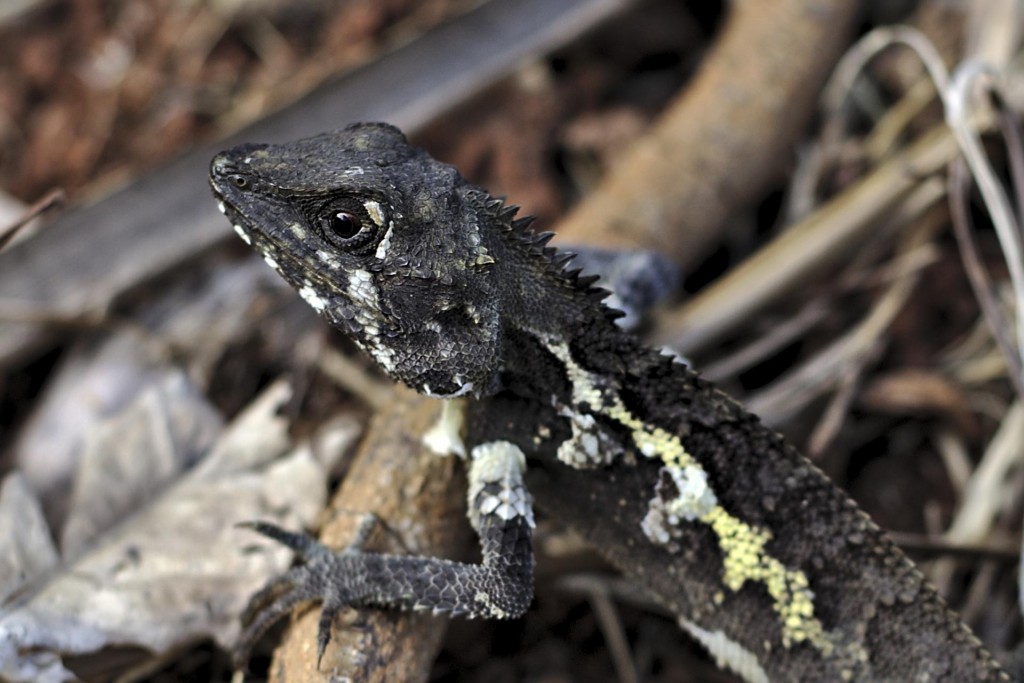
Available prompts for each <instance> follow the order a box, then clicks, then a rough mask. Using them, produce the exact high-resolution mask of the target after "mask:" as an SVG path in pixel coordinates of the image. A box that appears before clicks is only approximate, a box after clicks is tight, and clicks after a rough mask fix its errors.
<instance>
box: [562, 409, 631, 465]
mask: <svg viewBox="0 0 1024 683" xmlns="http://www.w3.org/2000/svg"><path fill="white" fill-rule="evenodd" d="M559 415H561V416H562V417H567V418H569V425H570V426H571V427H572V437H570V438H568V439H566V440H565V441H563V442H562V443H561V444H559V445H558V459H559V460H561V461H562V462H564V463H565V464H566V465H569V466H570V467H573V468H576V469H581V468H584V467H593V466H595V465H609V464H611V462H612V461H613V460H614V459H615V455H616V452H617V449H616V448H615V447H614V445H613V444H612V443H610V442H609V441H608V437H607V435H605V433H604V432H603V431H601V427H600V426H599V425H598V424H597V420H595V419H594V416H593V415H587V414H586V413H577V412H575V411H573V410H570V409H568V408H562V409H561V410H560V411H559Z"/></svg>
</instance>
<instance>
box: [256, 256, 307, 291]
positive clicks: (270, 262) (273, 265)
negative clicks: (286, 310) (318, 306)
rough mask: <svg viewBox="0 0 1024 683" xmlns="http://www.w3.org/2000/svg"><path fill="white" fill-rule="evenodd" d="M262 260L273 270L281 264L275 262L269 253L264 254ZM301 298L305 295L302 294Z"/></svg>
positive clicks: (277, 268) (279, 267) (278, 268)
mask: <svg viewBox="0 0 1024 683" xmlns="http://www.w3.org/2000/svg"><path fill="white" fill-rule="evenodd" d="M263 260H264V261H266V262H267V265H268V266H270V267H271V268H273V269H274V270H281V266H279V265H278V264H277V261H275V260H274V257H273V256H271V255H270V254H264V255H263ZM303 298H305V296H303Z"/></svg>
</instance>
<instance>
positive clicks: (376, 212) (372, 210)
mask: <svg viewBox="0 0 1024 683" xmlns="http://www.w3.org/2000/svg"><path fill="white" fill-rule="evenodd" d="M363 208H364V209H366V213H367V214H368V215H369V216H370V220H371V221H373V222H374V223H376V224H377V227H378V228H379V227H380V226H382V225H384V211H383V210H381V208H380V203H379V202H375V201H373V200H372V199H367V200H366V201H365V202H363Z"/></svg>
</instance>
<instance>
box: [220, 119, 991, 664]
mask: <svg viewBox="0 0 1024 683" xmlns="http://www.w3.org/2000/svg"><path fill="white" fill-rule="evenodd" d="M210 184H211V187H212V189H213V193H214V195H215V197H216V199H217V201H218V206H219V208H220V209H221V211H222V212H223V213H224V214H225V216H226V217H227V218H228V220H229V221H230V222H231V223H232V225H233V226H234V229H235V231H236V232H237V233H238V235H239V236H240V237H241V238H242V239H243V240H244V241H245V242H247V243H248V244H250V245H251V246H252V247H253V248H254V249H255V250H256V251H257V252H258V253H260V254H261V255H262V256H263V258H264V259H265V260H266V262H267V264H268V265H270V266H271V267H272V268H274V269H275V270H277V271H278V273H279V274H280V275H281V276H282V277H284V279H285V280H287V281H288V282H289V283H290V284H291V285H292V286H293V287H294V288H295V289H296V290H298V293H299V294H300V295H301V296H302V297H303V298H304V299H305V300H306V302H307V303H309V305H311V306H312V307H313V308H314V309H315V310H316V311H317V312H318V313H319V314H320V315H321V316H322V317H323V318H325V319H326V321H327V322H328V323H330V324H331V325H332V326H334V327H336V328H338V329H339V330H341V331H343V332H344V333H346V334H347V335H348V336H350V337H351V338H352V339H353V340H354V341H355V342H356V344H357V345H358V346H360V347H361V348H362V349H364V350H365V351H366V352H367V353H368V354H369V356H370V357H371V358H372V359H373V360H374V362H375V363H376V364H377V365H378V366H379V367H380V368H381V369H382V370H383V371H384V372H385V373H386V374H387V375H389V376H390V377H391V378H392V379H394V380H396V381H400V382H404V383H405V384H407V385H408V386H410V387H412V388H413V389H415V390H416V391H418V392H420V393H422V394H425V395H428V396H433V397H437V398H439V399H441V400H443V401H444V410H443V415H444V418H443V420H442V423H440V424H439V425H438V428H437V429H436V430H434V431H433V432H432V433H431V434H429V435H428V436H429V437H430V438H432V439H433V441H432V443H433V444H434V446H435V447H436V448H437V449H438V450H439V451H444V450H451V451H455V452H457V453H459V454H460V455H462V456H463V457H464V458H465V459H466V460H467V463H468V481H469V487H468V488H469V490H468V494H467V499H468V517H469V521H470V523H471V525H472V526H473V528H474V529H475V530H476V532H477V534H478V537H479V540H480V547H481V559H480V561H479V562H478V563H462V562H455V561H452V560H448V559H444V558H434V557H420V556H412V555H386V554H380V553H373V552H369V551H365V550H364V549H363V547H362V545H363V540H364V539H365V534H360V535H359V537H358V538H357V540H356V541H355V542H353V543H352V544H351V545H350V546H349V547H347V548H344V549H341V550H339V551H334V550H331V549H329V548H326V547H324V546H323V545H321V544H319V543H318V542H317V541H315V540H314V539H312V538H311V537H308V536H306V535H304V534H301V533H296V532H291V531H287V530H284V529H281V528H278V527H276V526H274V525H272V524H269V523H262V522H261V523H255V524H253V528H255V529H256V531H259V532H261V533H263V534H264V535H266V536H269V537H271V538H273V539H275V540H276V541H279V542H281V543H284V544H285V545H288V546H290V547H291V548H293V549H294V550H295V551H296V552H297V554H298V556H299V557H300V559H301V560H302V562H301V563H300V564H298V565H296V566H295V567H293V568H292V569H290V570H288V572H287V573H285V574H283V575H282V576H280V577H277V578H275V579H273V580H271V581H270V582H269V583H268V584H267V585H266V586H265V587H264V588H263V589H262V590H260V591H258V592H257V593H256V594H255V595H254V596H252V598H251V600H250V603H249V606H248V607H247V608H246V610H245V613H244V614H243V626H244V630H243V632H242V635H241V636H240V639H239V645H238V649H237V650H236V661H238V662H244V660H245V658H246V657H247V655H248V650H249V648H250V647H251V645H252V643H253V642H254V641H255V639H257V638H258V637H259V636H260V635H261V634H262V633H263V632H264V631H265V630H266V629H267V628H268V627H269V625H271V624H272V623H273V622H274V621H275V620H277V619H278V618H280V617H281V616H283V615H285V614H287V613H288V612H289V611H290V610H291V609H292V608H293V607H295V606H297V605H298V604H300V603H305V602H309V601H320V602H321V603H322V606H321V615H320V620H319V634H318V639H317V640H318V643H317V645H318V652H319V653H320V655H322V654H323V651H324V649H325V647H326V646H327V644H328V642H329V639H330V632H331V626H332V622H333V619H334V617H335V615H336V614H337V613H338V612H339V611H340V610H342V609H348V608H383V609H400V610H430V611H433V612H434V613H445V614H450V615H464V616H468V617H481V618H493V619H511V618H516V617H518V616H520V615H522V614H523V612H524V611H525V610H526V609H527V608H528V607H529V605H530V602H531V600H532V595H533V566H534V558H533V552H532V545H531V539H532V529H533V527H534V518H533V499H532V494H531V491H534V492H538V495H539V496H540V500H541V501H542V502H543V501H544V500H548V501H549V502H551V503H552V504H551V505H549V507H550V508H551V509H552V511H553V512H555V513H556V514H559V515H562V516H563V517H564V518H565V519H566V521H567V522H568V524H569V526H571V527H574V528H576V529H578V530H580V531H581V533H582V534H583V535H584V537H585V538H586V539H587V540H588V541H590V542H592V543H594V545H595V547H596V549H597V550H598V551H599V552H601V553H602V554H604V555H605V556H606V557H607V558H608V559H609V560H610V561H612V563H614V564H615V565H617V566H618V567H619V568H620V569H622V570H623V571H624V572H625V574H626V575H628V576H630V577H632V578H634V579H635V580H636V581H637V582H638V583H639V584H640V585H642V586H643V587H644V588H646V589H647V590H648V591H650V592H651V593H652V594H653V595H654V596H655V597H656V598H658V599H659V600H660V601H661V602H662V603H663V604H665V605H666V606H667V607H668V608H669V609H670V610H671V611H672V612H673V614H675V615H677V616H678V619H679V623H680V625H681V626H682V628H683V629H684V630H685V631H686V632H688V633H689V634H690V635H691V636H693V637H694V638H695V639H696V640H697V641H699V642H700V643H702V644H703V645H704V646H705V647H706V648H707V650H708V651H709V652H710V654H711V655H712V656H713V657H714V658H715V659H716V661H717V662H718V663H719V665H720V666H724V667H727V668H730V669H732V670H733V671H735V672H736V673H738V674H739V675H740V676H741V677H742V678H744V679H745V680H748V681H768V680H820V681H828V680H836V681H839V680H856V681H874V680H894V681H896V680H899V681H903V680H906V681H909V680H914V681H939V680H955V681H966V680H987V681H1001V680H1010V678H1009V676H1008V674H1007V673H1006V672H1005V671H1004V670H1003V669H1001V668H1000V666H999V664H998V663H997V662H996V661H995V659H994V658H993V657H992V655H991V654H990V653H989V652H988V651H987V650H986V649H985V648H984V647H983V646H982V644H981V643H980V642H979V641H978V639H977V638H976V637H975V636H974V635H973V634H972V633H971V632H970V630H969V629H968V627H967V626H966V625H964V624H963V623H962V622H961V621H960V619H959V617H958V616H957V615H956V614H955V613H954V612H953V611H952V610H950V609H949V608H948V607H947V606H946V605H945V603H944V602H943V600H942V599H941V597H940V596H939V595H938V594H937V593H936V592H935V590H934V589H933V588H931V587H930V586H929V585H928V584H927V582H926V581H925V580H924V578H923V576H922V575H921V574H920V572H919V571H918V570H917V569H916V568H915V567H914V566H913V564H912V563H911V562H910V561H909V560H908V559H907V558H906V557H905V556H904V555H903V553H902V552H901V551H900V550H899V549H898V548H897V547H896V546H895V545H894V543H893V542H892V541H891V540H890V539H889V538H888V537H887V536H886V535H885V534H884V533H883V532H882V531H881V530H880V529H879V527H878V526H877V525H875V524H874V523H873V522H872V521H871V520H870V519H869V518H868V516H867V515H866V514H865V513H863V512H862V511H861V510H860V509H859V508H858V507H857V506H856V504H855V503H853V502H852V501H851V500H850V499H849V498H848V497H847V496H846V495H845V494H844V493H843V492H842V491H841V490H840V489H839V488H838V487H837V486H835V485H834V484H833V483H832V482H830V481H829V480H828V478H827V477H826V476H825V475H824V474H823V473H822V472H820V471H819V470H818V469H817V468H816V467H814V466H813V465H812V464H811V463H810V462H809V461H808V460H807V459H805V458H804V457H803V456H802V455H800V454H799V453H798V452H797V451H796V449H795V448H794V447H793V446H791V445H789V444H788V443H787V442H786V441H785V440H784V439H783V438H782V437H781V436H780V435H778V434H777V433H776V432H774V431H773V430H771V429H770V428H768V427H767V426H765V425H763V424H762V423H761V422H760V421H759V420H758V418H757V417H756V416H755V415H752V414H751V413H749V412H747V411H746V410H745V409H744V408H743V407H742V406H741V405H740V404H739V403H738V402H736V401H735V400H733V399H731V398H730V397H729V396H727V395H726V394H725V393H723V392H722V391H720V390H719V389H717V388H716V387H715V386H713V385H712V384H711V383H710V382H708V381H705V380H703V379H702V378H701V377H700V376H699V374H698V373H696V372H695V371H694V370H692V369H691V368H690V367H688V366H687V365H686V364H684V363H683V362H681V361H679V360H677V359H675V358H673V357H671V356H669V355H667V354H665V353H663V352H661V351H659V350H655V349H652V348H649V347H647V346H645V345H644V344H643V343H642V342H641V341H640V340H639V339H638V338H637V337H636V336H634V335H633V334H631V333H629V332H626V331H624V330H622V329H620V327H619V326H618V325H617V324H616V320H617V318H618V317H619V314H618V313H617V312H616V311H615V310H614V309H612V308H610V307H608V306H606V305H605V302H604V299H605V297H606V295H607V292H606V291H605V290H603V289H601V288H599V287H597V286H596V285H595V278H593V277H590V276H582V275H581V274H580V272H579V270H577V269H574V268H572V266H571V264H570V260H571V256H570V255H567V254H565V253H562V252H560V251H559V250H557V249H556V248H554V247H552V246H551V245H549V244H548V242H549V240H550V238H551V237H552V235H551V233H539V232H535V231H534V229H533V226H532V225H531V220H532V219H530V218H528V217H527V218H518V217H517V212H518V208H517V207H516V206H514V205H511V204H508V203H506V202H505V201H504V200H503V199H499V198H496V197H493V196H491V195H490V194H489V193H488V192H487V191H486V190H484V189H482V188H480V187H477V186H475V185H473V184H471V183H470V182H468V181H467V180H465V179H464V178H463V177H462V176H461V175H460V174H459V172H458V171H457V170H456V169H455V168H454V167H452V166H450V165H447V164H444V163H442V162H439V161H437V160H435V159H433V158H432V157H431V156H430V155H429V154H428V153H427V152H425V151H423V150H421V149H419V148H417V147H414V146H413V145H411V144H410V143H409V142H408V140H407V139H406V138H405V136H404V135H403V133H402V132H401V131H400V130H399V129H397V128H395V127H393V126H390V125H388V124H384V123H363V124H353V125H350V126H348V127H345V128H343V129H339V130H336V131H333V132H327V133H322V134H319V135H315V136H312V137H308V138H305V139H302V140H298V141H295V142H290V143H287V144H244V145H240V146H237V147H235V148H233V149H231V150H228V151H225V152H222V153H220V154H218V155H217V156H216V157H214V159H213V160H212V162H211V167H210ZM528 463H529V467H527V464H528Z"/></svg>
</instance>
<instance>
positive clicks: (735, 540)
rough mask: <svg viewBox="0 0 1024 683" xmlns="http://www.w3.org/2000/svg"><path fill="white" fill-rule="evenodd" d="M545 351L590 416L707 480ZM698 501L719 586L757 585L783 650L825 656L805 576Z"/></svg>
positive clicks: (608, 395) (653, 430)
mask: <svg viewBox="0 0 1024 683" xmlns="http://www.w3.org/2000/svg"><path fill="white" fill-rule="evenodd" d="M549 349H550V350H551V352H552V353H554V354H555V356H557V357H558V358H559V359H560V360H561V361H562V362H563V363H565V366H566V369H567V371H568V375H569V380H570V381H571V382H572V385H573V401H574V402H575V403H577V404H582V405H586V406H588V407H589V408H590V410H591V411H592V412H594V413H597V414H602V415H606V416H607V417H610V418H611V419H613V420H615V421H616V422H618V423H619V424H621V425H622V426H624V427H626V428H627V429H629V430H630V431H631V434H632V438H633V443H635V444H636V447H637V449H638V450H639V451H640V452H641V453H642V454H643V455H645V456H647V457H649V458H655V457H656V458H659V459H660V460H661V461H662V462H663V463H664V465H665V467H666V468H668V469H670V470H673V469H674V470H689V471H690V472H691V473H695V472H696V473H700V474H701V475H702V476H703V477H704V478H705V479H706V477H707V474H706V472H705V470H704V468H703V466H702V465H701V464H700V462H698V461H697V460H696V459H695V458H694V457H693V456H692V455H691V454H690V453H689V452H687V450H686V448H685V447H684V446H683V443H682V441H681V440H680V439H679V437H678V436H676V435H675V434H672V433H670V432H668V431H666V430H664V429H662V428H661V427H656V426H653V425H651V424H648V423H646V422H644V421H643V420H642V419H640V418H638V417H636V416H635V415H633V414H632V413H631V412H629V410H628V409H627V408H626V406H625V405H624V404H623V403H622V400H621V399H620V398H619V397H618V396H617V395H616V394H615V393H614V392H612V391H611V390H609V389H607V388H602V387H600V386H599V383H598V382H596V381H595V380H594V377H593V375H592V374H591V373H589V372H587V371H586V370H584V369H583V368H581V367H580V366H579V365H577V364H576V362H575V361H574V360H573V359H572V356H571V355H570V353H569V348H568V347H567V346H566V345H565V344H551V345H550V346H549ZM703 502H705V503H707V504H705V505H692V509H693V511H694V512H695V515H694V517H693V519H696V520H699V521H700V522H702V523H704V524H706V525H708V526H709V527H710V528H711V529H712V531H714V532H715V535H716V536H717V537H718V546H719V548H721V550H722V553H723V555H724V557H723V576H722V583H723V584H725V586H726V587H727V588H729V590H731V591H733V592H736V591H739V590H740V589H741V588H742V587H743V584H745V583H746V582H747V581H755V582H759V583H762V584H763V585H764V586H765V588H766V589H767V591H768V594H769V595H770V596H771V597H772V601H773V608H774V610H775V613H776V614H778V615H779V620H780V625H781V628H782V644H783V645H784V646H785V647H787V648H788V647H790V646H791V645H792V644H794V643H802V642H809V643H810V644H812V645H813V646H814V647H816V648H817V649H818V650H819V651H821V652H822V653H823V654H825V655H826V656H828V655H830V654H831V653H832V650H833V643H832V642H831V641H830V640H829V638H828V636H827V635H826V633H825V629H824V627H823V626H822V624H821V622H820V621H819V620H818V619H817V618H816V617H815V616H814V593H813V592H812V591H811V589H810V584H809V582H808V580H807V575H806V574H805V573H804V572H802V571H800V570H798V569H788V568H787V567H786V566H785V565H784V564H783V563H782V562H781V561H779V560H778V559H777V558H775V557H772V556H771V555H770V554H769V553H768V552H767V551H766V550H765V545H766V544H767V543H768V541H769V540H770V539H771V538H772V534H771V531H769V530H767V529H760V528H757V527H754V526H751V525H750V524H747V523H746V522H744V521H742V520H740V519H738V518H737V517H735V516H733V515H732V514H730V513H729V512H728V511H727V510H726V509H725V508H724V507H722V505H721V504H720V503H719V502H718V497H717V495H716V494H714V491H713V490H711V489H709V493H708V495H707V496H705V497H704V500H703Z"/></svg>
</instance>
